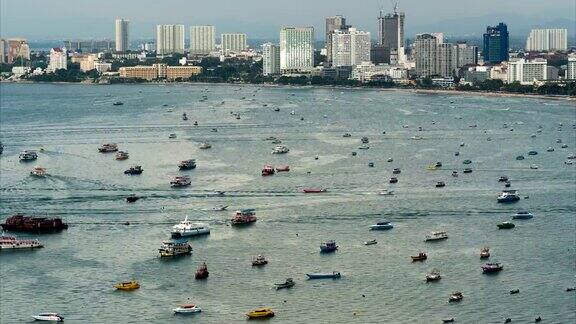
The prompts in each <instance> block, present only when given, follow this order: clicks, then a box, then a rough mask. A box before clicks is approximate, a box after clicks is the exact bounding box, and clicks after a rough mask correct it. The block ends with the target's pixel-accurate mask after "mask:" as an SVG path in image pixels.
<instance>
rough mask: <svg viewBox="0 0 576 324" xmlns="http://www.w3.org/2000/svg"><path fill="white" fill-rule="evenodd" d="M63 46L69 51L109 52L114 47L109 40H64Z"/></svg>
mask: <svg viewBox="0 0 576 324" xmlns="http://www.w3.org/2000/svg"><path fill="white" fill-rule="evenodd" d="M64 47H66V50H67V51H69V52H78V53H100V52H110V51H112V50H114V49H115V47H114V42H113V41H111V40H66V41H64Z"/></svg>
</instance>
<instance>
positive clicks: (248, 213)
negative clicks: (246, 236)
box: [230, 208, 257, 225]
mask: <svg viewBox="0 0 576 324" xmlns="http://www.w3.org/2000/svg"><path fill="white" fill-rule="evenodd" d="M256 220H257V218H256V212H255V211H254V209H252V208H247V209H240V210H237V211H236V214H234V217H232V219H231V220H230V222H231V223H232V225H245V224H250V223H254V222H256Z"/></svg>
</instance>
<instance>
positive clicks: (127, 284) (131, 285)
mask: <svg viewBox="0 0 576 324" xmlns="http://www.w3.org/2000/svg"><path fill="white" fill-rule="evenodd" d="M114 288H116V289H118V290H136V289H138V288H140V284H139V283H138V282H137V281H123V282H121V283H118V284H116V285H114Z"/></svg>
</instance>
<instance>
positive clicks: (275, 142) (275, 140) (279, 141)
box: [270, 139, 282, 144]
mask: <svg viewBox="0 0 576 324" xmlns="http://www.w3.org/2000/svg"><path fill="white" fill-rule="evenodd" d="M270 143H272V144H280V143H282V141H281V140H279V139H274V140H272V142H270Z"/></svg>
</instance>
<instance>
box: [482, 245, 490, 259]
mask: <svg viewBox="0 0 576 324" xmlns="http://www.w3.org/2000/svg"><path fill="white" fill-rule="evenodd" d="M489 257H490V248H489V247H487V246H485V247H483V248H482V249H481V250H480V259H487V258H489Z"/></svg>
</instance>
